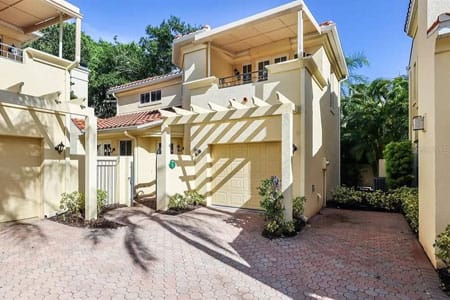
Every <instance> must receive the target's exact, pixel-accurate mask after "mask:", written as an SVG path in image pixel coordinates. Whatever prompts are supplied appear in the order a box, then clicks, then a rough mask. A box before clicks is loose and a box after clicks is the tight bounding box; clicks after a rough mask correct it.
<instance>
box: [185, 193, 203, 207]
mask: <svg viewBox="0 0 450 300" xmlns="http://www.w3.org/2000/svg"><path fill="white" fill-rule="evenodd" d="M184 197H185V199H186V202H187V204H188V205H194V206H196V205H206V201H205V196H204V195H202V194H200V193H198V192H197V191H186V192H184Z"/></svg>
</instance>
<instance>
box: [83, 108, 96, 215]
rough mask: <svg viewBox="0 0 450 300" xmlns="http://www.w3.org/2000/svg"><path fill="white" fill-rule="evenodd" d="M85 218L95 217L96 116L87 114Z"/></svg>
mask: <svg viewBox="0 0 450 300" xmlns="http://www.w3.org/2000/svg"><path fill="white" fill-rule="evenodd" d="M85 127H86V128H85V132H86V134H85V140H84V142H85V148H86V156H85V170H84V172H85V175H84V176H85V192H84V196H85V218H86V220H92V219H96V218H97V118H96V117H95V116H94V114H93V113H92V114H89V115H88V116H87V117H86V119H85Z"/></svg>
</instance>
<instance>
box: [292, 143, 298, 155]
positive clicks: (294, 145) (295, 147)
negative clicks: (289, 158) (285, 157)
mask: <svg viewBox="0 0 450 300" xmlns="http://www.w3.org/2000/svg"><path fill="white" fill-rule="evenodd" d="M297 150H298V147H297V145H296V144H292V154H294V153H295V152H296V151H297Z"/></svg>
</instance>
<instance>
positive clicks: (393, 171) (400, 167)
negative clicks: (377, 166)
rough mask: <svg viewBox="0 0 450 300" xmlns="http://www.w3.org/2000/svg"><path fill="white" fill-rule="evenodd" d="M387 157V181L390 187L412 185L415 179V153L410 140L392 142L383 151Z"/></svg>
mask: <svg viewBox="0 0 450 300" xmlns="http://www.w3.org/2000/svg"><path fill="white" fill-rule="evenodd" d="M383 154H384V158H385V159H386V173H387V178H386V179H387V183H388V185H389V187H390V188H393V189H395V188H399V187H402V186H410V185H411V182H412V179H413V175H412V172H413V159H414V158H413V153H412V145H411V142H410V141H409V140H406V141H402V142H391V143H389V144H388V145H387V146H386V149H385V150H384V152H383Z"/></svg>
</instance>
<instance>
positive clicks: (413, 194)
mask: <svg viewBox="0 0 450 300" xmlns="http://www.w3.org/2000/svg"><path fill="white" fill-rule="evenodd" d="M391 196H392V197H395V198H397V199H399V201H400V203H401V208H402V211H403V214H404V215H405V218H406V221H408V223H409V226H411V229H412V231H413V232H414V233H417V232H419V195H418V191H417V189H416V188H407V187H403V188H399V189H396V190H394V191H393V192H392V194H391Z"/></svg>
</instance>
